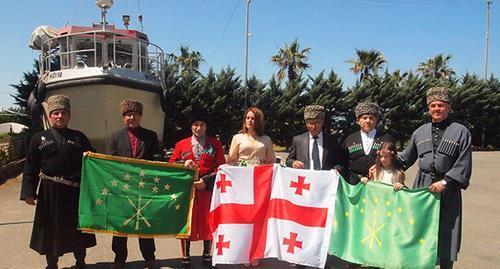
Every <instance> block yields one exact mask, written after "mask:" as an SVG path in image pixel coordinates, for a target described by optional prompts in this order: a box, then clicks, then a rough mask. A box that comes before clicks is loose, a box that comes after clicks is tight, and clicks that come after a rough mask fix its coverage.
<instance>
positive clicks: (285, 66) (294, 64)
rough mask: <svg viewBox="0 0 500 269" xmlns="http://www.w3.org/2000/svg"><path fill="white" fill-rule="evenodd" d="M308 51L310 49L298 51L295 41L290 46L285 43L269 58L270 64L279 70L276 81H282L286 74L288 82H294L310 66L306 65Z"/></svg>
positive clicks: (297, 42) (296, 41) (297, 44)
mask: <svg viewBox="0 0 500 269" xmlns="http://www.w3.org/2000/svg"><path fill="white" fill-rule="evenodd" d="M310 50H311V48H305V49H303V50H300V44H299V41H298V40H297V39H295V40H294V41H293V42H292V43H291V44H290V45H288V44H286V43H285V46H284V47H283V48H280V50H279V51H278V54H276V55H273V56H272V57H271V62H273V63H274V64H276V65H277V66H278V67H279V68H280V69H279V71H278V74H277V77H278V79H279V80H283V79H284V78H285V74H287V73H288V80H295V79H296V78H297V74H298V73H300V72H301V71H303V70H305V69H306V68H309V67H311V65H310V64H308V63H306V61H307V58H308V54H309V52H310Z"/></svg>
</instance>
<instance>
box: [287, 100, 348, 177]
mask: <svg viewBox="0 0 500 269" xmlns="http://www.w3.org/2000/svg"><path fill="white" fill-rule="evenodd" d="M304 120H305V121H306V127H307V130H308V131H307V132H306V133H303V134H301V135H297V136H295V137H294V138H293V143H292V147H291V148H290V154H289V155H288V158H287V159H286V165H287V166H289V167H293V168H299V169H311V170H330V169H337V170H338V171H339V172H340V171H341V170H342V167H343V165H344V162H343V160H342V156H343V155H342V154H341V151H340V145H339V141H338V139H337V138H335V137H334V136H333V135H330V134H328V133H325V132H323V123H324V121H325V108H324V107H322V106H319V105H311V106H307V107H306V108H305V109H304Z"/></svg>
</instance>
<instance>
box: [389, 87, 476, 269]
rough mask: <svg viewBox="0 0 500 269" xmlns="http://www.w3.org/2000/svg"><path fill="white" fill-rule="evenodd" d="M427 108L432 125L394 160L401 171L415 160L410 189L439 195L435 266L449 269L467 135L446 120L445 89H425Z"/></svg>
mask: <svg viewBox="0 0 500 269" xmlns="http://www.w3.org/2000/svg"><path fill="white" fill-rule="evenodd" d="M427 105H428V108H429V113H430V115H431V118H432V122H431V123H427V124H424V125H422V126H420V127H419V128H418V129H417V130H416V131H415V132H413V134H412V136H411V139H410V142H409V144H408V146H407V147H406V149H405V150H404V151H403V153H401V154H400V155H399V156H398V159H399V161H401V163H402V164H403V166H404V167H405V168H408V167H410V166H411V165H413V163H415V161H416V160H417V159H418V160H419V162H418V167H419V169H418V173H417V177H416V179H415V183H414V184H413V187H414V188H422V187H429V189H430V191H431V192H436V193H441V211H440V218H439V239H438V257H437V263H438V264H439V265H440V267H441V268H452V267H453V262H454V261H456V260H457V255H458V251H459V250H460V239H461V230H462V227H461V226H462V195H461V190H462V189H464V190H465V189H466V188H467V187H468V186H469V180H470V176H471V170H472V152H471V135H470V132H469V130H468V129H467V128H466V127H465V126H463V125H461V124H459V123H456V122H452V121H451V120H450V119H449V118H448V114H449V113H450V111H451V94H450V90H449V89H448V88H444V87H434V88H431V89H429V90H428V91H427ZM416 258H418V257H416Z"/></svg>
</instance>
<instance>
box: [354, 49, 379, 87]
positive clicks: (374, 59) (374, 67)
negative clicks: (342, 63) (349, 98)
mask: <svg viewBox="0 0 500 269" xmlns="http://www.w3.org/2000/svg"><path fill="white" fill-rule="evenodd" d="M356 55H357V58H356V59H351V60H348V61H347V62H348V63H350V64H352V65H353V67H351V71H352V72H353V73H354V74H356V75H357V74H360V75H359V81H361V82H363V80H365V79H366V78H367V77H369V76H371V75H373V74H376V73H377V71H378V70H379V69H381V68H382V65H383V64H385V63H387V61H386V60H385V59H384V55H383V54H382V53H381V52H380V51H378V50H359V49H356Z"/></svg>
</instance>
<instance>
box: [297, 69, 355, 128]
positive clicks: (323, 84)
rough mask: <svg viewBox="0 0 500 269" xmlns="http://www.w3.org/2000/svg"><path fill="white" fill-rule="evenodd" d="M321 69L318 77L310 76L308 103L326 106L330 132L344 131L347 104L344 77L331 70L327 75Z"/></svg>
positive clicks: (327, 123) (327, 125)
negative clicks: (345, 103)
mask: <svg viewBox="0 0 500 269" xmlns="http://www.w3.org/2000/svg"><path fill="white" fill-rule="evenodd" d="M324 73H325V72H324V71H321V72H320V73H319V74H318V75H317V76H316V77H309V79H310V82H311V85H310V86H309V87H308V89H307V98H308V100H307V104H317V105H321V106H324V107H325V110H326V120H325V129H326V130H328V131H329V132H331V131H333V132H340V133H341V132H342V130H343V129H344V127H345V124H346V122H345V116H346V115H345V114H346V112H345V111H346V109H347V108H346V106H345V105H344V98H345V95H346V92H345V91H344V90H343V87H342V86H343V83H342V79H341V78H340V77H339V76H338V75H337V74H336V73H335V72H334V71H333V70H331V71H330V73H329V74H328V76H327V77H325V74H324Z"/></svg>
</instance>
